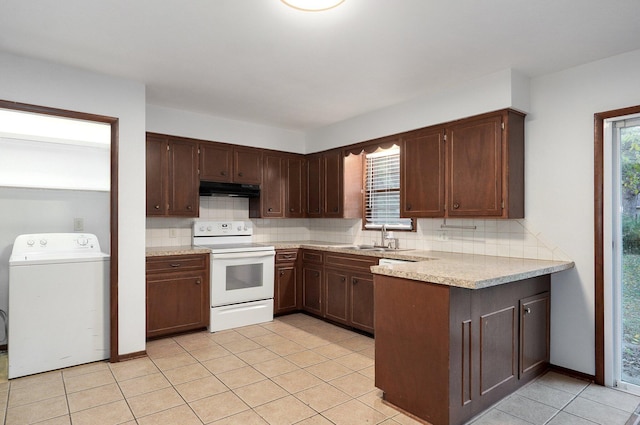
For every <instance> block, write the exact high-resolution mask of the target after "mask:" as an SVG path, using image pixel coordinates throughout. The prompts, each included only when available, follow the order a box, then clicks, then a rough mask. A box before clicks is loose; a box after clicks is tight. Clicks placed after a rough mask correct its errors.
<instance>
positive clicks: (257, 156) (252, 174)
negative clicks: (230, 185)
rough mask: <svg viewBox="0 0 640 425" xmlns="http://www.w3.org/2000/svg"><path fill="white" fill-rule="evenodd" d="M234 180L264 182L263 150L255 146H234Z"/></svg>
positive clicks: (249, 182)
mask: <svg viewBox="0 0 640 425" xmlns="http://www.w3.org/2000/svg"><path fill="white" fill-rule="evenodd" d="M233 171H234V174H233V181H234V182H236V183H246V184H260V183H261V182H262V180H261V179H262V151H261V150H259V149H253V148H234V150H233Z"/></svg>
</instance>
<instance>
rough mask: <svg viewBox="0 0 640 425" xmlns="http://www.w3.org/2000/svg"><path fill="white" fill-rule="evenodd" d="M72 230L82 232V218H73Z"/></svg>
mask: <svg viewBox="0 0 640 425" xmlns="http://www.w3.org/2000/svg"><path fill="white" fill-rule="evenodd" d="M73 231H74V232H84V218H82V217H76V218H74V219H73Z"/></svg>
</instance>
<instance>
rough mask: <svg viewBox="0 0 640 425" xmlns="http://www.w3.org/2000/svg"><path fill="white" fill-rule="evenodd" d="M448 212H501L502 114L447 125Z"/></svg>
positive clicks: (467, 213) (474, 213)
mask: <svg viewBox="0 0 640 425" xmlns="http://www.w3.org/2000/svg"><path fill="white" fill-rule="evenodd" d="M447 139H448V140H447V142H448V143H447V148H448V152H447V153H448V158H449V172H448V174H447V177H448V193H449V201H448V210H449V211H448V212H449V216H475V217H478V216H500V215H502V116H500V115H497V116H491V117H487V118H484V119H479V120H474V121H465V122H463V123H460V124H457V125H454V126H451V127H449V128H448V129H447Z"/></svg>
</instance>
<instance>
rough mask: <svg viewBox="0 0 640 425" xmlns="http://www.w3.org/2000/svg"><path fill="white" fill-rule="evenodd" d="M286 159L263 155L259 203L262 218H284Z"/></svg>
mask: <svg viewBox="0 0 640 425" xmlns="http://www.w3.org/2000/svg"><path fill="white" fill-rule="evenodd" d="M285 162H286V159H285V158H283V157H281V156H278V155H265V157H264V161H263V170H262V173H263V175H262V188H261V191H260V202H261V204H262V211H261V216H262V217H267V218H269V217H284V189H285V182H284V179H285V168H284V167H285Z"/></svg>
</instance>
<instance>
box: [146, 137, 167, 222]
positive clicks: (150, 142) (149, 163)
mask: <svg viewBox="0 0 640 425" xmlns="http://www.w3.org/2000/svg"><path fill="white" fill-rule="evenodd" d="M168 146H169V143H168V141H167V139H166V138H159V137H151V136H147V151H146V173H147V177H146V184H147V195H146V198H147V216H164V215H166V213H167V184H168V183H169V178H168V176H169V163H168V161H169V155H168V154H167V150H168Z"/></svg>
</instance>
